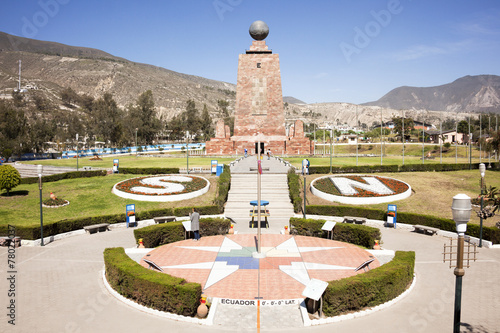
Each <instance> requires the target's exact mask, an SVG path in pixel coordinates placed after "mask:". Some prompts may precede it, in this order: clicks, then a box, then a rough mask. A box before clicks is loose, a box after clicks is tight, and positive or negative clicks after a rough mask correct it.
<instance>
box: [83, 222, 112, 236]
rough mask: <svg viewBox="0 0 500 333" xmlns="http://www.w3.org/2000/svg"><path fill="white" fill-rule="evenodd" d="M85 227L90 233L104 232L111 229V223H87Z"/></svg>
mask: <svg viewBox="0 0 500 333" xmlns="http://www.w3.org/2000/svg"><path fill="white" fill-rule="evenodd" d="M83 229H84V230H85V231H86V232H88V233H89V234H93V233H95V232H103V231H107V230H109V223H101V224H93V225H87V226H85V227H83Z"/></svg>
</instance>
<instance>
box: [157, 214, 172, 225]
mask: <svg viewBox="0 0 500 333" xmlns="http://www.w3.org/2000/svg"><path fill="white" fill-rule="evenodd" d="M175 219H176V217H175V216H161V217H155V218H153V220H154V221H155V223H157V224H158V223H165V222H174V221H175Z"/></svg>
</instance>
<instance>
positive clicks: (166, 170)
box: [120, 168, 179, 175]
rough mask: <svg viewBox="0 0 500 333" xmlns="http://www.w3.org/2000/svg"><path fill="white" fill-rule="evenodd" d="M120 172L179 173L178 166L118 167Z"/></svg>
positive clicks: (137, 173)
mask: <svg viewBox="0 0 500 333" xmlns="http://www.w3.org/2000/svg"><path fill="white" fill-rule="evenodd" d="M120 173H122V174H131V175H166V174H171V173H179V168H120Z"/></svg>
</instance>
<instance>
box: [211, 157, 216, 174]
mask: <svg viewBox="0 0 500 333" xmlns="http://www.w3.org/2000/svg"><path fill="white" fill-rule="evenodd" d="M217 164H218V161H217V160H212V166H211V168H210V170H211V171H212V173H217Z"/></svg>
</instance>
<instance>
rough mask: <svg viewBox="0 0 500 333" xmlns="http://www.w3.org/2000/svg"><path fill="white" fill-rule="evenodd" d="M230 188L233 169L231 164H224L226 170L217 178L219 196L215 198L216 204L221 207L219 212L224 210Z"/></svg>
mask: <svg viewBox="0 0 500 333" xmlns="http://www.w3.org/2000/svg"><path fill="white" fill-rule="evenodd" d="M230 188H231V169H230V168H229V165H227V164H224V171H223V172H222V174H221V175H220V176H219V179H218V180H217V196H216V197H215V199H214V205H216V206H217V207H219V213H222V212H224V205H225V204H226V201H227V196H228V194H229V189H230Z"/></svg>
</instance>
